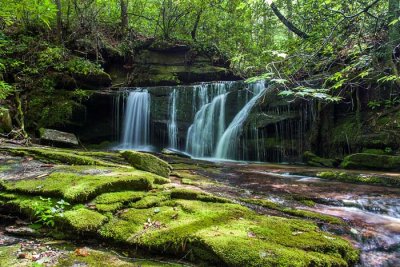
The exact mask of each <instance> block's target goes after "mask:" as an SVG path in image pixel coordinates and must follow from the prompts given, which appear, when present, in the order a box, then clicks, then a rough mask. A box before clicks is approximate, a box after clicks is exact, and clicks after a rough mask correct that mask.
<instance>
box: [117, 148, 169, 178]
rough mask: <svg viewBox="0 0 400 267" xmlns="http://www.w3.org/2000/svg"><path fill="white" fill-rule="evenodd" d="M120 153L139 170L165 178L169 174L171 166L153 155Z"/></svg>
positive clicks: (129, 152) (131, 152)
mask: <svg viewBox="0 0 400 267" xmlns="http://www.w3.org/2000/svg"><path fill="white" fill-rule="evenodd" d="M121 153H122V156H123V157H124V158H125V159H126V161H128V162H129V164H131V165H132V166H133V167H135V168H138V169H139V170H143V171H147V172H151V173H154V174H157V175H160V176H162V177H167V178H168V177H169V175H170V173H171V166H170V165H169V164H168V163H167V162H165V161H163V160H162V159H159V158H157V157H156V156H154V155H151V154H147V153H141V152H136V151H123V152H121Z"/></svg>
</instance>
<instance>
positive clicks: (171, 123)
mask: <svg viewBox="0 0 400 267" xmlns="http://www.w3.org/2000/svg"><path fill="white" fill-rule="evenodd" d="M178 97H179V96H178V91H177V90H176V89H174V90H173V91H172V93H171V94H170V96H169V105H168V106H169V107H168V109H169V110H168V113H169V120H168V145H169V147H170V148H174V149H177V148H178V125H177V118H176V117H177V104H176V102H177V101H178Z"/></svg>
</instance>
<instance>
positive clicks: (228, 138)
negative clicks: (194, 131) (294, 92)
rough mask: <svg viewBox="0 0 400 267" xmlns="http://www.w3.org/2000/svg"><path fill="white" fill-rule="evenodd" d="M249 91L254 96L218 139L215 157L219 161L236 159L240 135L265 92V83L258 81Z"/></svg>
mask: <svg viewBox="0 0 400 267" xmlns="http://www.w3.org/2000/svg"><path fill="white" fill-rule="evenodd" d="M250 89H251V91H252V92H253V94H254V96H253V98H251V99H250V101H248V102H247V104H246V105H245V106H244V107H243V108H242V109H241V110H240V111H239V113H238V114H237V115H236V116H235V117H234V119H233V120H232V122H231V123H230V125H229V126H228V128H227V129H226V131H225V132H224V134H223V135H222V137H221V138H220V139H219V142H218V145H217V149H216V152H215V157H216V158H220V159H237V158H238V144H239V141H240V134H241V133H242V128H243V125H244V123H245V122H246V119H247V117H248V116H249V114H250V112H251V110H252V108H253V107H254V105H255V104H256V103H257V101H258V99H260V97H261V96H262V95H263V94H264V92H265V81H259V82H257V83H254V84H251V85H250Z"/></svg>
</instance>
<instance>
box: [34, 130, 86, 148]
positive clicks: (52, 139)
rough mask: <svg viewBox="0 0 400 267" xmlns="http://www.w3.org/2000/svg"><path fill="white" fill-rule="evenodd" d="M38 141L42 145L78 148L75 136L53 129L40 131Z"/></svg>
mask: <svg viewBox="0 0 400 267" xmlns="http://www.w3.org/2000/svg"><path fill="white" fill-rule="evenodd" d="M39 132H40V141H41V142H42V143H44V144H51V145H59V146H70V147H71V146H78V145H79V142H78V138H76V136H75V134H72V133H66V132H62V131H58V130H53V129H44V128H42V129H40V131H39Z"/></svg>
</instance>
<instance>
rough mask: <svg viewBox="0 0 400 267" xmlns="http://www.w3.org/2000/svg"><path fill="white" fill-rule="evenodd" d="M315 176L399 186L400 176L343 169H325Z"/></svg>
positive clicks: (349, 181) (358, 182)
mask: <svg viewBox="0 0 400 267" xmlns="http://www.w3.org/2000/svg"><path fill="white" fill-rule="evenodd" d="M317 177H319V178H322V179H328V180H337V181H341V182H347V183H357V184H372V185H383V186H395V187H400V178H398V177H395V176H391V177H384V176H378V175H367V174H353V173H347V172H343V171H326V172H320V173H317Z"/></svg>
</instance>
